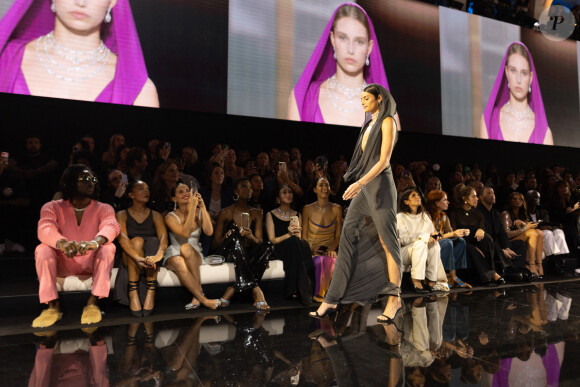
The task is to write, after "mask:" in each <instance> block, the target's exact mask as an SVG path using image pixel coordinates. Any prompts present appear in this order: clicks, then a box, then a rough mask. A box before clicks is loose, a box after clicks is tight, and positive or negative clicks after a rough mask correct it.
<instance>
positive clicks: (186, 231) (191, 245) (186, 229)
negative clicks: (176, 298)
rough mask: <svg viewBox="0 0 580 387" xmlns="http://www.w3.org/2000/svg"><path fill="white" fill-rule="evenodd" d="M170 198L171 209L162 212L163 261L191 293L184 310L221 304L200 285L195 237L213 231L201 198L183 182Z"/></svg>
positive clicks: (199, 264)
mask: <svg viewBox="0 0 580 387" xmlns="http://www.w3.org/2000/svg"><path fill="white" fill-rule="evenodd" d="M171 198H172V200H173V201H174V202H175V210H173V211H171V212H169V213H168V214H167V215H166V216H165V224H166V225H167V227H168V228H169V240H170V244H169V247H168V248H167V250H166V251H165V255H164V256H163V264H164V265H165V267H166V268H167V269H169V270H171V271H173V272H174V273H175V274H176V275H177V278H179V282H180V283H181V284H182V285H183V286H184V287H186V288H187V290H189V291H190V292H191V294H192V295H193V298H192V300H191V302H189V303H187V304H186V305H185V309H186V310H191V309H197V308H199V307H200V305H201V304H203V305H204V306H205V307H207V308H210V309H217V308H219V307H220V306H221V302H220V300H210V299H208V298H207V297H205V295H204V294H203V290H202V288H201V274H200V269H199V268H200V266H201V264H202V253H201V245H200V244H199V237H200V235H201V231H202V230H203V232H204V234H206V235H211V234H212V233H213V226H212V224H211V219H210V216H209V213H208V211H207V208H206V206H205V203H204V201H203V198H202V197H201V195H200V194H199V193H198V192H196V191H192V190H191V189H190V187H188V186H187V185H185V184H183V183H178V184H177V185H176V186H175V187H173V189H172V190H171Z"/></svg>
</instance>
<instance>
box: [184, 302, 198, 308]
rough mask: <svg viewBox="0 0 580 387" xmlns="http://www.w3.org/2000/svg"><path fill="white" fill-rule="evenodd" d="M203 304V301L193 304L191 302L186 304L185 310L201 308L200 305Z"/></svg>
mask: <svg viewBox="0 0 580 387" xmlns="http://www.w3.org/2000/svg"><path fill="white" fill-rule="evenodd" d="M200 306H201V302H200V303H199V304H192V303H191V302H190V303H189V304H186V305H185V310H195V309H199V307H200Z"/></svg>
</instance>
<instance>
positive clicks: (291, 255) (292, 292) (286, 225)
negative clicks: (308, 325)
mask: <svg viewBox="0 0 580 387" xmlns="http://www.w3.org/2000/svg"><path fill="white" fill-rule="evenodd" d="M293 200H294V192H292V189H291V188H290V187H288V186H287V185H282V186H280V187H279V188H278V195H277V201H278V202H279V203H280V206H279V207H278V208H275V209H274V210H272V211H270V212H268V213H267V214H266V232H267V233H268V239H269V240H270V242H271V243H272V244H273V245H274V253H275V255H276V257H277V258H278V259H281V260H282V261H283V262H284V273H285V275H284V296H285V297H287V298H294V299H300V301H301V302H302V304H304V305H310V304H312V283H313V282H314V281H313V279H314V265H313V264H312V258H311V255H310V246H309V245H308V242H306V241H305V240H303V239H301V231H302V227H300V214H299V213H298V212H297V211H294V210H293V209H292V208H291V207H290V206H291V204H292V202H293Z"/></svg>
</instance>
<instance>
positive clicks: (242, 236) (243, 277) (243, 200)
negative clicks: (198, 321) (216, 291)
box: [212, 177, 274, 309]
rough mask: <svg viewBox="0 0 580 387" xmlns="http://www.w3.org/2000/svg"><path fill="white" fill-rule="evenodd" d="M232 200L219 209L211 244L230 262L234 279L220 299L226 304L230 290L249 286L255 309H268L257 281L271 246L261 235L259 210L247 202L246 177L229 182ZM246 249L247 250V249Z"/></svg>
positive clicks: (266, 264) (259, 278)
mask: <svg viewBox="0 0 580 387" xmlns="http://www.w3.org/2000/svg"><path fill="white" fill-rule="evenodd" d="M233 188H234V201H235V203H234V204H233V205H231V206H229V207H227V208H224V209H223V210H221V211H220V213H219V215H218V219H217V225H216V229H215V232H214V238H213V241H212V246H213V247H214V248H215V249H217V251H216V252H217V254H219V255H223V256H224V257H225V258H226V261H229V262H234V264H235V271H236V283H235V284H234V285H233V286H230V287H228V288H227V290H226V292H225V293H224V295H223V297H222V298H221V299H220V300H221V302H222V305H223V306H227V305H228V304H229V302H230V299H231V298H232V297H233V295H234V293H235V292H236V291H237V292H243V291H245V290H249V289H252V295H253V297H254V301H255V303H254V306H255V307H256V309H269V308H270V307H269V306H268V303H267V302H266V299H265V297H264V293H263V292H262V289H260V286H259V285H258V283H259V281H260V280H261V278H262V275H264V271H266V267H267V266H268V261H269V259H270V256H271V255H272V254H273V253H274V247H273V246H272V244H271V243H270V242H266V243H264V242H263V239H262V212H261V211H260V210H258V209H256V208H253V207H250V205H249V204H248V202H249V200H250V199H251V197H252V185H251V183H250V180H249V179H248V178H247V177H240V178H239V179H237V180H236V181H234V184H233ZM247 249H249V251H248V250H247Z"/></svg>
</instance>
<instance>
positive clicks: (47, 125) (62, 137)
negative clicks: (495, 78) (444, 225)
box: [0, 93, 580, 171]
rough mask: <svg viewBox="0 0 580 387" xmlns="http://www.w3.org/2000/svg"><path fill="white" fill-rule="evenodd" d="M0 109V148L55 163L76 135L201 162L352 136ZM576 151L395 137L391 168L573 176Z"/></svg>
mask: <svg viewBox="0 0 580 387" xmlns="http://www.w3.org/2000/svg"><path fill="white" fill-rule="evenodd" d="M0 106H2V110H1V111H2V116H3V117H2V124H1V129H0V132H1V136H0V151H8V152H10V153H11V154H12V153H13V154H16V153H17V151H19V150H21V149H22V148H23V140H24V137H25V136H26V135H27V134H29V133H37V134H40V136H41V137H42V141H43V144H44V146H45V148H47V149H50V150H51V151H52V152H53V153H54V154H55V155H56V156H58V159H64V158H66V156H67V155H68V154H69V153H70V152H71V147H72V145H73V141H74V140H75V139H77V138H78V137H80V136H81V135H83V134H86V133H91V134H93V135H94V136H95V138H96V141H97V147H98V148H99V149H101V151H104V150H105V149H106V147H107V143H108V140H109V137H110V136H111V135H112V134H113V133H123V134H124V135H125V137H126V139H127V143H128V144H130V145H139V146H142V147H145V146H146V144H147V142H148V140H150V139H152V138H158V139H165V140H167V141H170V142H171V143H172V144H173V147H174V149H175V150H179V148H180V147H181V146H183V145H192V146H194V147H195V148H196V149H197V150H198V152H199V153H200V157H201V158H204V157H206V156H207V155H208V153H209V147H210V145H211V144H213V143H216V142H221V143H227V144H230V146H232V147H233V148H234V149H236V150H240V149H248V150H249V151H250V152H252V154H253V155H254V156H255V155H256V154H257V152H258V151H262V150H268V149H269V148H270V147H271V146H276V147H278V148H280V149H288V150H289V149H290V148H291V147H294V146H296V147H298V148H299V149H301V150H302V153H303V154H305V155H306V156H316V155H318V154H326V155H327V156H328V157H329V158H330V159H331V160H332V159H334V158H336V157H337V156H338V155H340V154H344V155H346V157H347V158H350V155H351V153H352V148H353V146H354V143H355V141H356V137H357V135H358V131H359V130H358V129H357V128H353V127H343V126H334V125H324V124H313V123H305V122H293V121H285V120H274V119H264V118H254V117H242V116H232V115H226V114H218V113H200V112H191V111H180V110H168V109H149V108H138V107H132V106H120V105H112V104H101V103H94V102H80V101H69V100H59V99H51V98H39V97H30V96H20V95H11V94H1V93H0ZM402 126H403V127H404V122H402ZM579 152H580V151H579V150H578V149H575V148H568V147H556V146H554V147H549V146H542V145H533V144H520V143H510V142H501V141H490V140H479V139H471V138H464V137H451V136H442V135H437V134H425V133H411V132H401V133H400V136H399V141H398V144H397V147H396V149H395V152H394V154H393V163H396V162H401V163H409V162H410V161H414V160H428V161H430V162H438V163H440V164H441V165H449V164H453V163H456V162H462V163H466V164H472V163H479V164H480V167H481V168H486V167H487V166H489V165H490V164H496V165H498V166H499V167H500V170H502V171H505V170H507V169H519V168H529V167H543V166H551V165H553V164H555V163H559V164H562V165H564V166H567V167H569V168H572V169H573V170H575V171H576V170H578V169H579V167H580V163H579V162H578V156H579V154H580V153H579Z"/></svg>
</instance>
